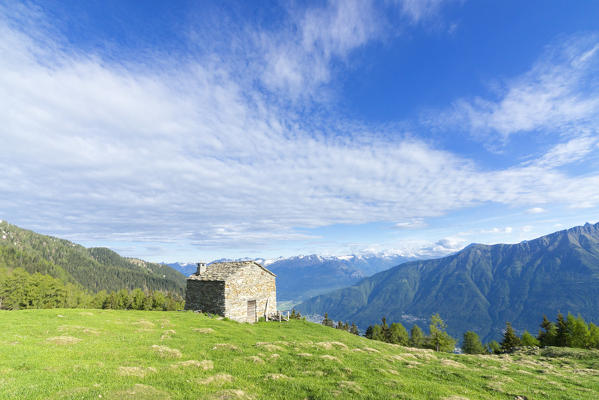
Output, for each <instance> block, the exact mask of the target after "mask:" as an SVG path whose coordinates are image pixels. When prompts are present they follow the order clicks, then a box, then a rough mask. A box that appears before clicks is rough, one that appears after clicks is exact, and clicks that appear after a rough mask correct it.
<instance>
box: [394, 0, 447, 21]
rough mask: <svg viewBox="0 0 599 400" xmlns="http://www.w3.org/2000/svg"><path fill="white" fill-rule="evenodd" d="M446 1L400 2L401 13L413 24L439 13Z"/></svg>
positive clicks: (405, 0)
mask: <svg viewBox="0 0 599 400" xmlns="http://www.w3.org/2000/svg"><path fill="white" fill-rule="evenodd" d="M446 2H447V0H400V1H399V3H400V6H401V12H402V13H403V14H404V15H406V16H407V17H409V18H410V19H411V20H412V21H413V22H414V23H417V22H420V21H422V20H424V19H427V18H430V17H431V16H433V15H435V14H436V13H437V12H439V9H440V8H441V5H442V4H443V3H446Z"/></svg>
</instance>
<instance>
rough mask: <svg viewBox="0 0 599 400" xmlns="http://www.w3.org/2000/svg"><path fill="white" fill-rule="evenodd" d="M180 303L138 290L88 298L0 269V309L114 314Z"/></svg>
mask: <svg viewBox="0 0 599 400" xmlns="http://www.w3.org/2000/svg"><path fill="white" fill-rule="evenodd" d="M183 305H184V301H183V299H182V298H181V297H180V296H179V295H178V294H176V293H172V292H162V291H157V290H154V291H143V290H141V289H133V290H127V289H122V290H119V291H111V292H107V291H105V290H101V291H99V292H98V293H95V294H90V293H89V292H87V291H85V290H84V289H82V288H81V287H79V286H77V285H75V284H73V283H70V282H66V283H65V282H63V281H62V280H60V279H58V278H54V277H52V276H50V275H45V274H41V273H39V272H36V273H33V274H31V273H29V272H27V271H26V270H25V269H23V268H15V269H14V270H8V269H5V268H0V309H4V310H20V309H27V308H104V309H114V310H127V309H129V310H163V311H174V310H181V309H183Z"/></svg>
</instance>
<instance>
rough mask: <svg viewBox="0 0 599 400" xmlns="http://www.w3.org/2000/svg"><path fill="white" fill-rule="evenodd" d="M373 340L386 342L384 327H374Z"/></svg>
mask: <svg viewBox="0 0 599 400" xmlns="http://www.w3.org/2000/svg"><path fill="white" fill-rule="evenodd" d="M372 339H373V340H378V341H380V342H384V341H385V334H384V332H383V327H382V326H380V325H374V326H373V327H372Z"/></svg>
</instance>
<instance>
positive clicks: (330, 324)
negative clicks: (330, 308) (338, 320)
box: [322, 313, 334, 328]
mask: <svg viewBox="0 0 599 400" xmlns="http://www.w3.org/2000/svg"><path fill="white" fill-rule="evenodd" d="M322 324H323V325H324V326H328V327H331V328H332V327H333V326H334V324H333V321H332V320H330V319H329V314H328V313H324V319H323V320H322Z"/></svg>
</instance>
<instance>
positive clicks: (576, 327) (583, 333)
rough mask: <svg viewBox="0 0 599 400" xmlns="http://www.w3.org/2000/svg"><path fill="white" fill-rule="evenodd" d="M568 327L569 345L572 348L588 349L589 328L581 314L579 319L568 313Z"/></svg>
mask: <svg viewBox="0 0 599 400" xmlns="http://www.w3.org/2000/svg"><path fill="white" fill-rule="evenodd" d="M566 325H567V326H568V339H569V340H568V341H569V343H568V344H569V345H570V347H578V348H581V349H584V348H586V347H588V342H589V327H588V326H587V323H586V322H585V320H584V318H582V316H581V315H580V314H578V317H576V318H574V316H573V315H572V314H570V313H568V317H567V319H566Z"/></svg>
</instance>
